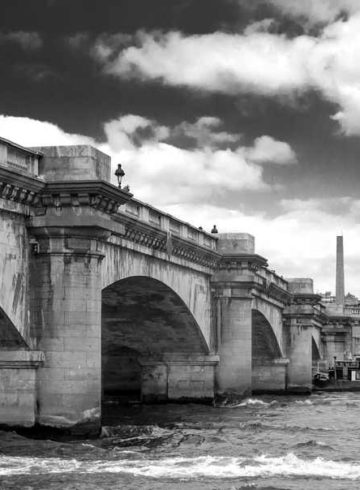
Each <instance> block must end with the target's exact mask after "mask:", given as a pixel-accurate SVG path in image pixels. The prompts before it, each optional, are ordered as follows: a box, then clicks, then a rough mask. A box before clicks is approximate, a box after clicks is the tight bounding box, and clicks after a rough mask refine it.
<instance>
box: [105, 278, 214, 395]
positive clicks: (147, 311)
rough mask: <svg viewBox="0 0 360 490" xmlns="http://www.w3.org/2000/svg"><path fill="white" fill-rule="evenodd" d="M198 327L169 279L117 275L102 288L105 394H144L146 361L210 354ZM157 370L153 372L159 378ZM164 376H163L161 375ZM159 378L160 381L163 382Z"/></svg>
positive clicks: (153, 379)
mask: <svg viewBox="0 0 360 490" xmlns="http://www.w3.org/2000/svg"><path fill="white" fill-rule="evenodd" d="M206 354H208V347H207V344H206V342H205V339H204V337H203V335H202V332H201V330H200V327H199V326H198V324H197V322H196V321H195V319H194V317H193V315H192V313H191V311H190V310H189V308H188V307H187V306H186V305H185V303H184V302H183V300H182V299H181V298H180V297H179V296H178V295H177V294H176V293H175V292H174V291H173V290H172V289H171V288H170V287H169V286H167V285H166V284H164V283H162V282H160V281H158V280H155V279H152V278H149V277H144V276H136V277H128V278H126V279H122V280H119V281H117V282H115V283H113V284H111V285H109V286H107V287H106V288H104V289H103V291H102V388H103V397H104V398H105V399H106V398H108V397H114V396H115V397H117V398H118V399H124V398H129V397H130V398H132V399H134V400H135V399H137V400H140V399H141V397H142V389H143V378H144V371H146V369H145V370H144V365H149V363H150V364H151V363H153V364H154V365H155V364H156V363H158V364H159V365H160V366H162V365H163V364H162V363H164V362H165V361H164V359H167V358H169V357H170V358H171V356H174V355H176V356H185V357H186V356H190V355H206ZM161 375H162V374H161V373H160V371H159V369H158V371H156V370H153V372H152V373H151V376H152V382H153V383H156V382H157V380H156V376H161ZM160 381H161V380H160ZM160 381H159V382H160Z"/></svg>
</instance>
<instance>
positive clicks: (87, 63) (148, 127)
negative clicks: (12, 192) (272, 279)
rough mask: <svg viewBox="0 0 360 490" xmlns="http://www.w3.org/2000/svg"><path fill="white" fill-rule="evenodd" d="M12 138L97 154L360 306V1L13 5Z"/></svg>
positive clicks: (144, 192)
mask: <svg viewBox="0 0 360 490" xmlns="http://www.w3.org/2000/svg"><path fill="white" fill-rule="evenodd" d="M0 19H1V20H0V64H1V77H0V136H3V137H6V138H8V139H11V140H13V141H16V142H18V143H20V144H23V145H25V146H36V145H55V144H79V143H90V144H92V145H95V146H97V147H98V148H99V149H101V150H103V151H105V152H107V153H108V154H110V155H111V156H112V158H113V165H114V166H115V165H116V164H117V163H119V162H121V163H122V164H123V166H124V168H125V171H126V183H127V184H129V185H130V187H131V191H132V192H133V193H134V196H135V197H137V198H138V199H141V200H144V201H147V202H149V203H151V204H153V205H155V206H157V207H160V208H161V209H163V210H165V211H167V212H170V213H173V214H175V215H176V216H178V217H180V218H182V219H184V220H186V221H189V222H191V223H193V224H195V225H196V226H203V227H204V229H208V230H210V229H211V227H212V225H213V224H215V223H216V225H217V227H218V229H219V231H220V232H230V231H232V232H248V233H251V234H253V235H255V237H256V249H257V253H259V254H260V255H263V256H265V257H267V258H268V260H269V265H270V268H274V269H276V270H277V272H278V273H279V274H281V275H284V276H285V277H313V278H314V281H315V290H317V291H324V290H334V281H335V278H334V275H335V272H334V271H335V237H336V235H337V234H341V233H343V234H344V243H345V263H346V271H345V273H346V290H347V291H351V292H353V293H355V294H357V295H359V296H360V281H359V280H358V278H359V277H360V225H359V223H360V189H359V182H360V162H359V157H360V1H359V0H336V1H335V0H27V1H26V2H24V1H21V0H11V1H10V0H2V2H1V6H0Z"/></svg>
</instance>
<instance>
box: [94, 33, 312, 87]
mask: <svg viewBox="0 0 360 490" xmlns="http://www.w3.org/2000/svg"><path fill="white" fill-rule="evenodd" d="M137 42H138V43H139V46H131V47H128V48H126V49H124V50H122V51H120V53H119V54H118V56H117V57H116V58H115V61H113V57H111V59H108V57H107V56H105V57H104V56H102V57H101V56H99V55H98V57H99V58H100V59H102V61H103V62H105V65H106V70H107V72H108V73H111V74H114V75H118V76H120V77H131V76H138V77H140V78H143V79H161V80H163V81H164V82H165V83H167V84H169V85H184V86H188V87H192V88H195V89H197V90H202V91H217V92H223V93H239V92H241V91H250V92H260V93H263V94H274V93H277V92H278V91H279V90H283V91H292V90H294V89H300V88H302V87H303V86H304V83H306V82H307V73H306V65H305V64H304V60H305V59H306V56H307V54H308V52H309V49H310V48H311V46H312V45H313V43H314V42H315V41H314V40H313V39H311V38H307V37H302V38H298V39H296V40H293V41H292V40H288V39H286V38H285V37H281V36H275V35H272V34H268V33H254V34H251V35H248V36H242V35H234V34H225V33H222V32H215V33H213V34H205V35H192V36H184V35H182V34H181V33H179V32H169V33H166V34H163V35H161V36H160V35H159V34H158V33H144V32H140V33H138V37H137ZM98 47H99V48H102V49H103V52H105V51H106V50H105V47H104V45H103V44H102V42H100V44H98ZM111 54H112V55H113V54H114V50H112V51H111Z"/></svg>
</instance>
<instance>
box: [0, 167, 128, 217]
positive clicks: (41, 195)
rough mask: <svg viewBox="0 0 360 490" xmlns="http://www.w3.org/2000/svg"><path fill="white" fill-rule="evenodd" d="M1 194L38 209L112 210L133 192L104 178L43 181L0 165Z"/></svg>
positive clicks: (5, 197)
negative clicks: (100, 179) (79, 207)
mask: <svg viewBox="0 0 360 490" xmlns="http://www.w3.org/2000/svg"><path fill="white" fill-rule="evenodd" d="M0 197H1V198H3V199H7V200H10V201H15V202H19V203H22V204H27V205H31V206H33V207H34V208H36V209H37V211H38V212H44V209H46V208H48V207H54V208H61V207H66V206H71V207H78V206H90V207H92V208H95V209H99V210H100V211H103V212H105V213H109V214H111V213H115V212H116V211H117V210H118V208H119V206H120V205H121V204H124V203H125V202H127V201H129V200H130V199H131V198H132V194H130V193H129V192H125V191H123V190H122V189H119V188H118V187H115V186H114V185H112V184H109V183H108V182H105V181H98V180H96V181H95V180H89V181H62V182H60V181H59V182H44V181H43V180H41V179H37V178H34V177H30V176H27V175H24V174H20V173H18V172H16V171H14V170H10V169H8V168H5V167H1V166H0ZM40 210H42V211H40Z"/></svg>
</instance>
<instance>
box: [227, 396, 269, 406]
mask: <svg viewBox="0 0 360 490" xmlns="http://www.w3.org/2000/svg"><path fill="white" fill-rule="evenodd" d="M277 403H278V402H277V401H276V400H272V401H271V402H265V401H264V400H260V399H258V398H247V399H246V400H243V401H242V402H240V403H236V404H226V405H224V407H226V408H239V407H270V406H273V405H276V404H277Z"/></svg>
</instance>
